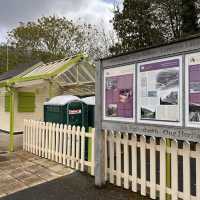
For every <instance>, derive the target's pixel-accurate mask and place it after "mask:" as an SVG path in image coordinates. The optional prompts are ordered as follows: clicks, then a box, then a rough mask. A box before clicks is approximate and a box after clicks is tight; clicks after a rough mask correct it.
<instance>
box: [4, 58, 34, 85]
mask: <svg viewBox="0 0 200 200" xmlns="http://www.w3.org/2000/svg"><path fill="white" fill-rule="evenodd" d="M36 63H37V62H32V63H29V64H27V63H25V64H22V65H19V66H18V67H16V68H15V69H11V70H9V71H7V72H4V73H2V74H0V81H4V80H7V79H10V78H13V77H15V76H17V75H19V74H21V73H23V72H24V71H26V70H27V69H30V68H31V67H32V65H35V64H36Z"/></svg>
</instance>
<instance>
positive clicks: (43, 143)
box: [42, 122, 46, 157]
mask: <svg viewBox="0 0 200 200" xmlns="http://www.w3.org/2000/svg"><path fill="white" fill-rule="evenodd" d="M45 125H46V124H45V123H44V122H43V123H42V157H44V156H45Z"/></svg>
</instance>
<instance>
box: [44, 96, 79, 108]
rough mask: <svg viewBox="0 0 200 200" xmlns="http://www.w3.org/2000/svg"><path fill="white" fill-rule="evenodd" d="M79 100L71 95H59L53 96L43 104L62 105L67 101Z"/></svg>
mask: <svg viewBox="0 0 200 200" xmlns="http://www.w3.org/2000/svg"><path fill="white" fill-rule="evenodd" d="M79 100H80V98H78V97H76V96H73V95H61V96H56V97H53V98H52V99H50V100H49V101H47V102H45V103H44V105H53V106H64V105H65V104H67V103H70V102H72V101H79Z"/></svg>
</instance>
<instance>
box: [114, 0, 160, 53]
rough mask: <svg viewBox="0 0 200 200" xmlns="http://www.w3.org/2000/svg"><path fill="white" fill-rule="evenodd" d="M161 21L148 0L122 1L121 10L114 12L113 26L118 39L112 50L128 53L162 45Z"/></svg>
mask: <svg viewBox="0 0 200 200" xmlns="http://www.w3.org/2000/svg"><path fill="white" fill-rule="evenodd" d="M160 24H161V21H160V19H159V18H158V16H157V14H156V12H155V9H154V6H153V5H152V3H151V1H150V0H131V1H130V0H124V4H123V10H122V11H120V9H119V8H117V9H116V10H115V12H114V19H113V26H114V29H115V30H116V32H117V35H118V37H119V38H120V43H118V44H117V45H116V46H115V47H114V48H113V49H111V50H113V51H116V50H117V49H119V51H123V52H124V51H128V50H129V49H138V48H142V47H147V46H151V45H155V44H158V43H162V42H163V41H164V35H163V33H162V31H161V30H162V27H161V26H160Z"/></svg>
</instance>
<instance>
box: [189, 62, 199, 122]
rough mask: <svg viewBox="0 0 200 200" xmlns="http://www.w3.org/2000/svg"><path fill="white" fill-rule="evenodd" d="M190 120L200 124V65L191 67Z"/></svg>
mask: <svg viewBox="0 0 200 200" xmlns="http://www.w3.org/2000/svg"><path fill="white" fill-rule="evenodd" d="M189 120H190V121H192V122H200V64H199V65H190V66H189Z"/></svg>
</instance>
